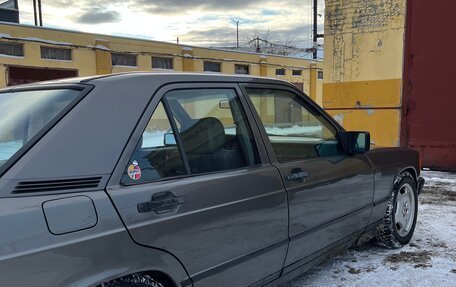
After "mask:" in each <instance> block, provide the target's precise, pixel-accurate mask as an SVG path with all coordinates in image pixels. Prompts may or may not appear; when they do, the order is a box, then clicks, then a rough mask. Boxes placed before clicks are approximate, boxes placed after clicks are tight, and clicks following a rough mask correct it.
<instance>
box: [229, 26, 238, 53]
mask: <svg viewBox="0 0 456 287" xmlns="http://www.w3.org/2000/svg"><path fill="white" fill-rule="evenodd" d="M230 20H231V21H232V22H233V23H235V24H236V47H238V48H239V20H237V21H236V20H234V19H230Z"/></svg>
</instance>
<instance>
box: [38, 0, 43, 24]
mask: <svg viewBox="0 0 456 287" xmlns="http://www.w3.org/2000/svg"><path fill="white" fill-rule="evenodd" d="M38 16H40V26H43V12H42V11H41V0H38Z"/></svg>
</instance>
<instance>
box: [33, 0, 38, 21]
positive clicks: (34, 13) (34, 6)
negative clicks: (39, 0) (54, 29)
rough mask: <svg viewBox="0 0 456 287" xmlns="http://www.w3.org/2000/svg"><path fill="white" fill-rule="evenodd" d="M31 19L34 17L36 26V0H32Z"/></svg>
mask: <svg viewBox="0 0 456 287" xmlns="http://www.w3.org/2000/svg"><path fill="white" fill-rule="evenodd" d="M33 19H35V26H38V17H37V15H36V0H33Z"/></svg>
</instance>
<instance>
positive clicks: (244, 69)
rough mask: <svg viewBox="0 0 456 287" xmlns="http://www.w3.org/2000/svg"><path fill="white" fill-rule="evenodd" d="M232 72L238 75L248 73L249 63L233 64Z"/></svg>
mask: <svg viewBox="0 0 456 287" xmlns="http://www.w3.org/2000/svg"><path fill="white" fill-rule="evenodd" d="M234 73H235V74H239V75H248V74H250V73H249V65H238V64H235V65H234Z"/></svg>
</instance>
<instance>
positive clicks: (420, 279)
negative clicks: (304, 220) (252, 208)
mask: <svg viewBox="0 0 456 287" xmlns="http://www.w3.org/2000/svg"><path fill="white" fill-rule="evenodd" d="M423 177H424V178H425V179H426V184H425V187H424V189H423V193H422V194H421V195H420V198H419V207H418V209H419V212H418V222H417V226H416V229H415V233H414V235H413V238H412V240H411V242H410V244H409V245H407V246H405V247H403V248H401V249H394V250H388V249H383V248H381V247H378V246H376V245H375V243H368V244H366V245H365V246H362V247H356V248H352V249H349V250H348V251H346V252H345V253H344V254H342V255H340V256H338V257H335V258H333V259H330V260H329V261H327V262H325V263H323V264H322V265H320V266H317V267H314V268H313V269H311V270H310V271H309V272H308V273H306V274H304V275H302V276H300V277H298V278H296V279H294V280H292V281H290V282H288V283H287V284H285V285H284V286H283V287H301V286H414V287H420V286H422V287H428V286H432V287H437V286H448V287H453V286H456V174H452V173H444V172H434V171H425V172H423Z"/></svg>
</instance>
